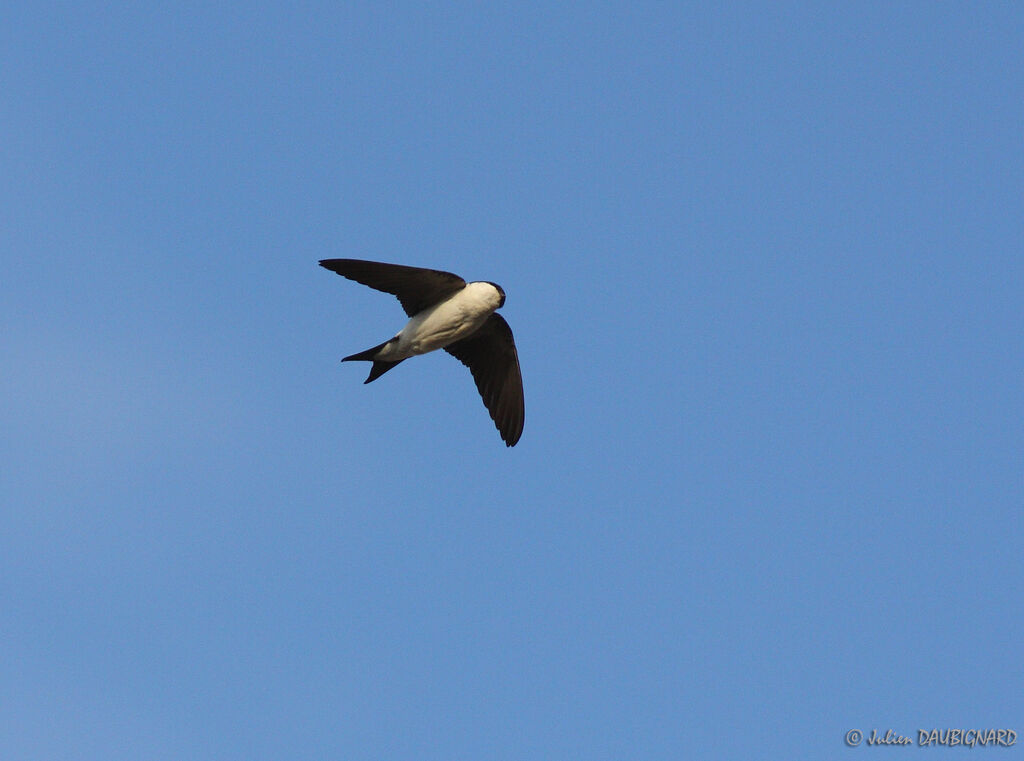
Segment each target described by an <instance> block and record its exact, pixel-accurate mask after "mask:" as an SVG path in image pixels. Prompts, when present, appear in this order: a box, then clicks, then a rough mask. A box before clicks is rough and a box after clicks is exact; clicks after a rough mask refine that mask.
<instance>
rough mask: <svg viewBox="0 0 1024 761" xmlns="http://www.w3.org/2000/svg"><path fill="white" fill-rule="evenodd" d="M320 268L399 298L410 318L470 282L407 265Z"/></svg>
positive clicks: (335, 263)
mask: <svg viewBox="0 0 1024 761" xmlns="http://www.w3.org/2000/svg"><path fill="white" fill-rule="evenodd" d="M320 266H321V267H326V268H327V269H329V270H331V271H332V272H337V273H338V274H339V275H341V276H342V277H347V278H348V279H349V280H355V281H356V282H357V283H362V284H363V285H368V286H370V287H371V288H375V289H376V290H378V291H384V293H391V294H393V295H395V296H397V297H398V300H399V301H400V302H401V303H402V309H404V310H405V313H406V314H407V315H408V316H409V317H412V316H413V315H414V314H418V313H419V312H422V311H423V310H424V309H426V308H427V307H431V306H433V305H434V304H437V303H439V302H441V301H444V300H445V299H447V298H448V297H449V296H451V295H452V294H454V293H456V292H458V291H460V290H462V289H463V288H465V287H466V281H465V280H463V279H462V278H461V277H459V276H458V275H453V274H452V273H451V272H442V271H441V270H428V269H423V268H421V267H406V266H405V265H403V264H385V263H383V262H367V261H363V260H361V259H321V260H320Z"/></svg>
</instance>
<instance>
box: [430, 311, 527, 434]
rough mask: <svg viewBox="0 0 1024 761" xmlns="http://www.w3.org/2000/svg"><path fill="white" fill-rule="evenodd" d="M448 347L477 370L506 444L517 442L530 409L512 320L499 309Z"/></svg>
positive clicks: (479, 383)
mask: <svg viewBox="0 0 1024 761" xmlns="http://www.w3.org/2000/svg"><path fill="white" fill-rule="evenodd" d="M444 350H445V351H446V352H448V353H449V354H451V355H452V356H453V357H455V358H456V359H457V360H459V361H460V362H461V363H462V364H464V365H465V366H466V367H468V368H469V371H470V372H471V373H473V380H475V381H476V387H477V390H478V391H480V396H481V397H483V400H484V404H485V405H486V406H487V411H488V412H490V413H491V419H492V420H493V421H494V425H495V426H496V427H497V429H498V432H499V433H500V434H501V438H502V439H504V440H505V444H506V446H510V447H512V446H515V444H516V442H517V441H519V437H520V436H522V435H523V423H524V422H525V420H526V409H525V404H524V402H523V376H522V375H521V374H520V372H519V356H518V355H517V354H516V344H515V341H514V340H512V329H511V328H510V327H509V326H508V323H507V322H505V319H504V318H503V317H502V316H501V315H500V314H498V313H497V312H495V313H494V314H492V315H491V316H490V317H488V318H487V322H485V323H484V324H483V325H482V326H481V328H480V329H479V330H478V331H477V332H476V333H474V334H473V335H471V336H470V337H469V338H464V339H462V340H461V341H456V342H455V343H453V344H450V345H448V346H446V347H444Z"/></svg>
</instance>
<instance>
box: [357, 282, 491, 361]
mask: <svg viewBox="0 0 1024 761" xmlns="http://www.w3.org/2000/svg"><path fill="white" fill-rule="evenodd" d="M500 303H501V294H500V293H498V289H497V288H495V287H494V286H493V285H491V284H490V283H468V284H467V285H466V287H465V288H463V289H462V290H461V291H459V292H458V293H456V294H455V295H454V296H452V297H451V298H450V299H448V300H447V301H442V302H441V303H440V304H435V305H434V306H432V307H429V308H428V309H424V310H423V311H422V312H420V313H419V314H416V315H413V316H412V318H411V319H410V320H409V322H407V323H406V325H405V327H404V328H402V332H401V333H399V334H398V335H397V336H395V337H394V338H393V339H391V340H390V341H388V344H387V346H385V347H384V348H383V349H381V350H380V351H379V352H377V355H376V357H375V359H382V360H387V361H392V362H393V361H397V360H400V359H406V358H408V357H413V356H415V355H417V354H426V353H427V352H428V351H434V350H435V349H443V348H444V347H445V346H447V345H448V344H451V343H454V342H455V341H458V340H461V339H463V338H465V337H466V336H468V335H471V334H472V333H474V332H475V331H476V330H477V328H479V327H480V326H481V325H483V324H484V322H485V321H486V320H487V318H488V317H490V316H491V313H492V312H493V311H494V310H495V309H497V308H498V305H499V304H500Z"/></svg>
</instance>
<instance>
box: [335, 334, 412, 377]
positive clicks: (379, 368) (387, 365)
mask: <svg viewBox="0 0 1024 761" xmlns="http://www.w3.org/2000/svg"><path fill="white" fill-rule="evenodd" d="M389 343H391V339H388V340H387V341H385V342H384V343H382V344H379V345H378V346H374V347H373V348H372V349H367V350H366V351H361V352H359V353H358V354H350V355H349V356H347V357H345V358H344V359H343V360H341V361H342V362H351V361H353V360H364V361H367V362H373V367H371V368H370V375H369V377H367V379H366V380H364V381H363V383H364V384H366V383H369V382H370V381H375V380H377V379H378V378H379V377H380V376H382V375H383V374H384V373H386V372H387V371H388V370H390V369H391V368H392V367H394V366H395V365H397V364H398V363H399V362H404V361H405V360H402V359H399V360H396V361H394V362H386V361H383V360H379V359H374V357H376V356H377V354H378V353H379V352H380V350H381V349H383V348H384V347H385V346H387V345H388V344H389Z"/></svg>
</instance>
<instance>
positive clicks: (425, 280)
mask: <svg viewBox="0 0 1024 761" xmlns="http://www.w3.org/2000/svg"><path fill="white" fill-rule="evenodd" d="M320 266H321V267H326V268H327V269H329V270H332V271H333V272H337V273H338V274H339V275H341V276H342V277H347V278H348V279H349V280H355V281H356V282H357V283H362V284H363V285H368V286H369V287H370V288H374V289H376V290H378V291H384V293H390V294H393V295H395V296H397V297H398V300H399V302H401V304H402V308H403V309H404V310H405V313H406V314H407V315H408V316H409V322H407V323H406V324H405V327H404V328H402V329H401V331H399V332H398V333H397V334H396V335H395V336H394V338H389V339H388V340H387V341H385V342H384V343H382V344H380V345H379V346H374V347H373V348H372V349H367V350H366V351H361V352H359V353H358V354H352V355H350V356H348V357H345V358H344V359H343V360H341V361H342V362H349V361H351V360H365V361H367V362H372V363H373V365H372V366H371V367H370V375H369V377H367V379H366V380H365V381H364V383H369V382H370V381H374V380H377V378H379V377H380V376H382V375H383V374H384V373H386V372H387V371H388V370H390V369H391V368H392V367H394V366H395V365H397V364H398V363H399V362H402V361H404V360H406V359H408V358H409V357H414V356H416V355H417V354H426V353H427V352H430V351H434V350H435V349H444V350H445V351H446V352H448V353H449V354H451V355H452V356H453V357H455V358H456V359H457V360H459V361H460V362H461V363H462V364H464V365H465V366H466V367H468V368H469V371H470V372H471V373H472V374H473V380H474V381H476V387H477V390H478V391H479V392H480V396H481V397H482V398H483V400H484V405H485V406H486V407H487V411H488V412H490V413H491V419H492V420H493V421H494V425H495V427H497V429H498V433H500V434H501V438H502V439H503V440H504V441H505V445H506V446H510V447H512V446H515V445H516V442H517V441H519V437H520V436H522V434H523V422H524V420H525V408H524V403H523V378H522V375H521V374H520V372H519V357H518V355H517V354H516V344H515V341H513V340H512V329H511V328H509V326H508V323H507V322H505V320H504V318H502V316H501V315H500V314H498V313H497V312H496V311H495V310H496V309H499V308H500V307H501V306H502V305H503V304H504V303H505V291H503V290H502V289H501V286H499V285H496V284H494V283H490V282H474V283H467V282H466V281H465V280H463V279H462V278H461V277H459V276H458V275H453V274H452V273H450V272H442V271H440V270H429V269H422V268H420V267H406V266H404V265H401V264H384V263H382V262H367V261H362V260H359V259H323V260H321V262H320Z"/></svg>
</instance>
